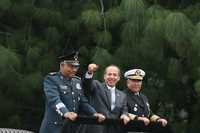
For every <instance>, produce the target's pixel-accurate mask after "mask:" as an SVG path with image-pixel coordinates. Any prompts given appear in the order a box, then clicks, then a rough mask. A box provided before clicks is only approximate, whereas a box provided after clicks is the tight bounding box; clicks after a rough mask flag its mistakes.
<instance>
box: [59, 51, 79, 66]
mask: <svg viewBox="0 0 200 133" xmlns="http://www.w3.org/2000/svg"><path fill="white" fill-rule="evenodd" d="M78 54H79V52H78V51H74V50H72V51H68V52H66V53H65V52H64V54H63V55H62V56H59V57H58V59H59V61H60V62H63V63H67V64H71V65H73V66H77V67H78V66H80V64H79V61H78Z"/></svg>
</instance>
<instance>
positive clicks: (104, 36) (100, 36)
mask: <svg viewBox="0 0 200 133" xmlns="http://www.w3.org/2000/svg"><path fill="white" fill-rule="evenodd" d="M95 40H96V43H97V45H98V46H100V47H103V48H107V49H108V48H109V47H110V45H111V43H112V35H111V33H109V32H108V31H103V32H99V33H97V35H96V39H95Z"/></svg>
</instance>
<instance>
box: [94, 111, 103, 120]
mask: <svg viewBox="0 0 200 133" xmlns="http://www.w3.org/2000/svg"><path fill="white" fill-rule="evenodd" d="M94 116H95V117H96V118H97V119H98V122H102V121H104V120H105V119H106V117H105V116H104V115H102V114H100V113H95V114H94Z"/></svg>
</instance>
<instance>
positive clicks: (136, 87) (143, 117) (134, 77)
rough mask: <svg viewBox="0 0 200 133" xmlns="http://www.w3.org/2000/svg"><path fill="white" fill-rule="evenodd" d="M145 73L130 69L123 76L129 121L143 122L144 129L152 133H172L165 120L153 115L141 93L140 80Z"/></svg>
mask: <svg viewBox="0 0 200 133" xmlns="http://www.w3.org/2000/svg"><path fill="white" fill-rule="evenodd" d="M144 76H145V72H144V71H143V70H141V69H132V70H129V71H127V72H126V73H125V74H124V77H125V78H126V79H127V82H126V84H127V88H128V89H126V90H125V91H124V92H125V93H126V95H127V101H128V112H129V117H130V119H131V120H139V121H143V122H144V124H145V125H146V126H145V127H144V128H145V130H147V131H148V132H153V133H172V130H171V129H170V128H169V125H168V122H167V120H166V119H164V118H161V117H160V116H158V115H155V114H153V112H152V111H151V109H150V104H149V101H148V99H147V97H146V96H145V95H144V94H142V93H141V87H142V80H143V77H144Z"/></svg>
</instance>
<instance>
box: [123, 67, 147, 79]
mask: <svg viewBox="0 0 200 133" xmlns="http://www.w3.org/2000/svg"><path fill="white" fill-rule="evenodd" d="M144 76H145V72H144V71H143V70H142V69H131V70H128V71H126V72H125V73H124V77H125V78H126V79H133V80H143V77H144Z"/></svg>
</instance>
